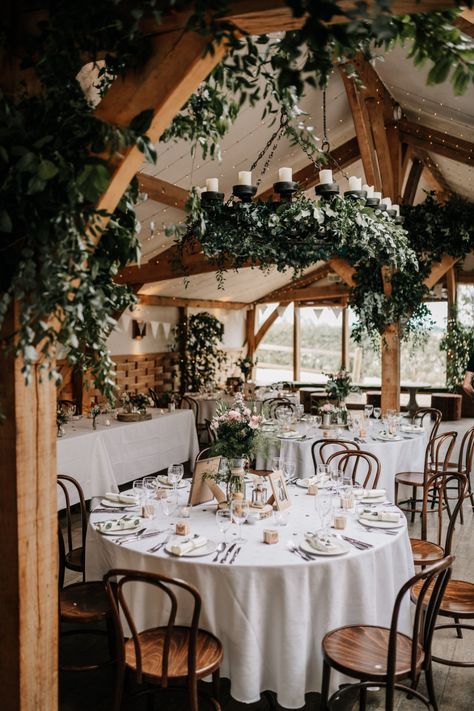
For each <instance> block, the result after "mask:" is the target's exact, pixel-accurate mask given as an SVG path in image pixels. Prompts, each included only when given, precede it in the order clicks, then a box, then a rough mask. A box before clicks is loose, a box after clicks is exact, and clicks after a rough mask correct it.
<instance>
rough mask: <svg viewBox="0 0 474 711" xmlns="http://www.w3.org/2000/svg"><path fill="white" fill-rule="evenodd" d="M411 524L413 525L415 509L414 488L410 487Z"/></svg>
mask: <svg viewBox="0 0 474 711" xmlns="http://www.w3.org/2000/svg"><path fill="white" fill-rule="evenodd" d="M411 496H412V499H411V502H410V503H411V522H412V523H413V522H414V521H415V509H416V486H413V487H412V492H411Z"/></svg>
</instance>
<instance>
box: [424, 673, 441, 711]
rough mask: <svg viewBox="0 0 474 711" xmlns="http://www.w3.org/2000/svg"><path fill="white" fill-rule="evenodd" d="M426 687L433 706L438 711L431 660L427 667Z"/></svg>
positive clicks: (434, 710)
mask: <svg viewBox="0 0 474 711" xmlns="http://www.w3.org/2000/svg"><path fill="white" fill-rule="evenodd" d="M425 679H426V689H427V691H428V700H429V702H430V704H431V706H432V707H433V711H438V702H437V701H436V692H435V688H434V683H433V669H432V667H431V662H430V664H429V666H428V667H427V668H426V669H425Z"/></svg>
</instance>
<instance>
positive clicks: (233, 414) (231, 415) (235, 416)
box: [227, 410, 240, 420]
mask: <svg viewBox="0 0 474 711" xmlns="http://www.w3.org/2000/svg"><path fill="white" fill-rule="evenodd" d="M227 419H228V420H239V419H240V412H238V411H237V410H229V411H228V413H227Z"/></svg>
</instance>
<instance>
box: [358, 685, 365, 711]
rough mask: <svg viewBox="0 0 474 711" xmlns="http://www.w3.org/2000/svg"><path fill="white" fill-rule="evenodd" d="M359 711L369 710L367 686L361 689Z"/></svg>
mask: <svg viewBox="0 0 474 711" xmlns="http://www.w3.org/2000/svg"><path fill="white" fill-rule="evenodd" d="M359 711H367V688H366V687H365V686H363V687H362V688H361V690H360V691H359Z"/></svg>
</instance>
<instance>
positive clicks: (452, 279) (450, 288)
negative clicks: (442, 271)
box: [446, 267, 457, 318]
mask: <svg viewBox="0 0 474 711" xmlns="http://www.w3.org/2000/svg"><path fill="white" fill-rule="evenodd" d="M446 288H447V292H448V318H450V316H452V314H453V311H454V310H455V309H456V301H457V286H456V272H455V271H454V267H451V269H448V271H447V272H446Z"/></svg>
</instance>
